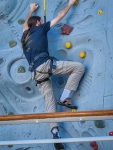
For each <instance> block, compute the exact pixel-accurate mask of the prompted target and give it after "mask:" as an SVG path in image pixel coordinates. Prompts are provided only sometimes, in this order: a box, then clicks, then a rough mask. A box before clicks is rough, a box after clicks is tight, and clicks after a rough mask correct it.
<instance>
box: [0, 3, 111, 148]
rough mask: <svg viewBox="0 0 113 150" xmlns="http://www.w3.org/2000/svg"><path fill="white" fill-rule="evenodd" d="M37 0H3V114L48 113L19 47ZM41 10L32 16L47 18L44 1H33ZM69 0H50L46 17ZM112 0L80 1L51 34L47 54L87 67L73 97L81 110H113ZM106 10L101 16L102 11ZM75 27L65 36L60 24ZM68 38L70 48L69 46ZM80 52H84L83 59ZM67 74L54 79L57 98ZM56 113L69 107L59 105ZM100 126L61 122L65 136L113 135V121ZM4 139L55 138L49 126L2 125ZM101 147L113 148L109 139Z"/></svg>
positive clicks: (73, 145) (0, 29)
mask: <svg viewBox="0 0 113 150" xmlns="http://www.w3.org/2000/svg"><path fill="white" fill-rule="evenodd" d="M31 2H34V1H33V0H24V1H22V0H19V1H17V0H10V1H8V0H0V114H1V115H6V114H11V113H14V114H23V113H26V114H27V113H42V112H45V106H44V99H43V98H42V96H41V95H40V93H39V92H38V90H37V88H36V86H35V83H34V82H33V81H32V80H31V73H30V72H28V63H27V61H26V59H25V57H24V55H23V52H22V48H21V43H20V39H21V35H22V27H23V21H24V20H25V18H26V15H27V13H28V10H29V4H30V3H31ZM35 2H37V3H38V4H39V6H40V7H39V9H38V10H37V11H36V12H35V14H34V15H39V16H41V18H44V17H43V16H44V11H43V1H42V0H35ZM67 2H68V0H54V1H53V0H46V4H47V12H46V13H47V16H46V17H47V21H48V20H52V19H53V18H54V17H56V15H57V14H58V12H59V11H60V10H62V8H63V7H64V6H65V5H66V4H67ZM112 8H113V1H110V0H108V1H99V0H79V3H78V5H76V6H73V7H72V8H71V9H70V11H69V12H68V14H67V15H66V16H65V17H64V18H63V19H62V20H61V21H60V22H59V23H58V24H57V25H56V26H55V27H53V28H52V29H51V30H50V32H49V34H48V38H49V52H50V55H51V56H54V57H56V58H57V59H59V60H70V61H78V62H81V63H83V64H84V65H85V68H86V70H85V74H84V77H83V78H82V80H81V82H80V85H79V87H78V89H77V91H76V92H75V93H74V95H73V97H72V101H73V103H74V104H76V105H78V107H79V108H78V111H81V110H100V109H113V100H112V98H113V88H112V86H113V66H112V63H113V45H112V41H113V36H112V35H113V14H112V13H111V12H112ZM98 10H102V12H103V13H102V15H98ZM64 24H68V25H70V26H72V27H74V30H73V31H72V32H71V34H70V35H68V36H65V35H61V27H62V26H63V25H64ZM67 41H70V42H71V44H72V48H71V49H66V48H65V46H64V45H65V42H67ZM81 51H84V52H85V53H86V57H85V58H84V59H82V58H80V56H79V54H80V52H81ZM67 78H68V77H67V76H54V77H52V81H53V88H54V92H55V96H56V99H58V98H59V96H60V95H61V93H62V90H63V88H64V86H65V83H66V80H67ZM58 111H70V110H69V109H67V108H63V109H62V108H61V107H58ZM104 125H105V128H102V129H99V128H97V127H96V126H95V123H94V122H93V121H86V122H84V121H83V122H68V123H60V124H59V126H60V135H61V137H64V138H65V137H66V138H69V137H89V136H104V135H109V132H110V131H112V126H113V122H112V121H104ZM0 133H1V134H0V140H14V139H15V140H16V139H17V140H22V139H43V138H51V134H50V130H49V125H48V124H37V125H33V124H32V125H13V126H0ZM97 144H98V147H99V150H100V149H101V150H106V149H107V150H111V149H113V144H112V143H111V142H108V141H106V142H98V143H97ZM0 149H2V150H9V149H10V150H54V147H53V145H52V144H49V145H47V144H45V145H18V146H0ZM70 149H71V150H74V149H76V150H91V149H92V148H91V147H90V143H89V142H87V143H70V144H65V150H70Z"/></svg>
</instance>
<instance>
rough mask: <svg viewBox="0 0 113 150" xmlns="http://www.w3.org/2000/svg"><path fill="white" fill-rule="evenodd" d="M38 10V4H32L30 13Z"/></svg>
mask: <svg viewBox="0 0 113 150" xmlns="http://www.w3.org/2000/svg"><path fill="white" fill-rule="evenodd" d="M37 8H38V4H37V3H31V4H30V11H31V12H34V11H35V10H36V9H37Z"/></svg>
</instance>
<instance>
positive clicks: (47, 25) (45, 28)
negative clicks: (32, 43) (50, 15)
mask: <svg viewBox="0 0 113 150" xmlns="http://www.w3.org/2000/svg"><path fill="white" fill-rule="evenodd" d="M41 28H42V30H43V32H48V31H49V30H50V21H48V22H46V23H44V24H42V25H41Z"/></svg>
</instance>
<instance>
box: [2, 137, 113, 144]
mask: <svg viewBox="0 0 113 150" xmlns="http://www.w3.org/2000/svg"><path fill="white" fill-rule="evenodd" d="M112 140H113V136H112V137H110V136H103V137H86V138H66V139H42V140H19V141H0V145H20V144H50V143H74V142H91V141H112Z"/></svg>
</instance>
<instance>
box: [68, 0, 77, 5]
mask: <svg viewBox="0 0 113 150" xmlns="http://www.w3.org/2000/svg"><path fill="white" fill-rule="evenodd" d="M76 1H77V0H69V4H70V5H73V4H74V3H75V2H76Z"/></svg>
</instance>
